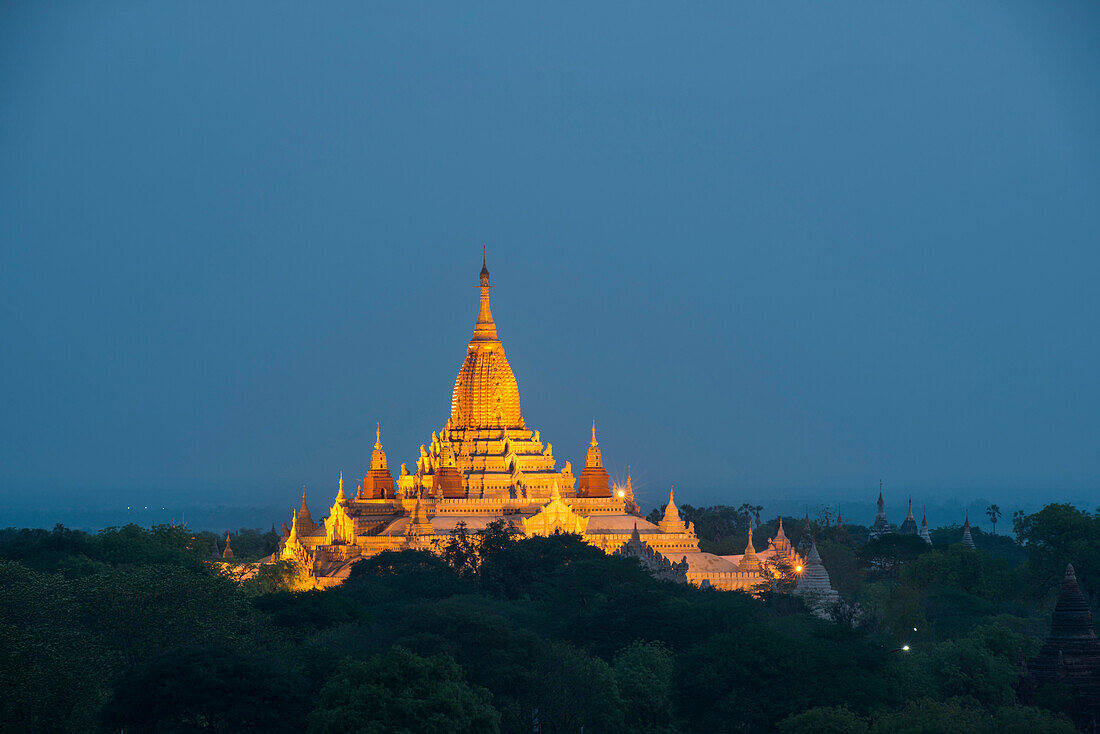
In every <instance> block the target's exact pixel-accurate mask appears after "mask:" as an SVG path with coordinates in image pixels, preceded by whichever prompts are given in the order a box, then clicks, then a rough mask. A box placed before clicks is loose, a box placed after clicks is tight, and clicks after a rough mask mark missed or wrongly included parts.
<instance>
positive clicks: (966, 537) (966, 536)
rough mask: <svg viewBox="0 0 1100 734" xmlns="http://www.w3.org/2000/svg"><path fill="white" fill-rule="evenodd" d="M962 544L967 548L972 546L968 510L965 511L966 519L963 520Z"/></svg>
mask: <svg viewBox="0 0 1100 734" xmlns="http://www.w3.org/2000/svg"><path fill="white" fill-rule="evenodd" d="M962 544H963V545H965V546H966V547H967V548H973V547H974V538H973V537H972V536H971V535H970V511H969V510H967V512H966V520H965V521H964V522H963V539H962Z"/></svg>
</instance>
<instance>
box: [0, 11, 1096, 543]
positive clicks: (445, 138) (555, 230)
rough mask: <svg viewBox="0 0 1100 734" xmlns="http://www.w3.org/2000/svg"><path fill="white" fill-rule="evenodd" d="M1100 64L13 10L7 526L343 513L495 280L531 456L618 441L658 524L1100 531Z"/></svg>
mask: <svg viewBox="0 0 1100 734" xmlns="http://www.w3.org/2000/svg"><path fill="white" fill-rule="evenodd" d="M460 6H461V7H460ZM1098 37H1100V5H1097V4H1096V3H1094V2H1065V3H1062V2H1059V3H1027V2H970V3H956V2H936V3H922V4H899V3H880V2H876V3H842V4H833V3H784V4H773V3H768V2H759V3H755V2H754V3H690V4H688V3H676V4H671V3H670V4H653V3H637V2H631V3H614V4H594V3H589V2H583V3H543V4H534V3H501V4H499V5H496V4H493V5H486V4H478V5H477V6H476V8H475V7H469V4H466V3H462V4H458V3H440V4H419V3H390V4H381V3H293V4H292V3H272V2H236V3H223V2H209V3H204V2H171V3H169V2H132V3H111V2H95V3H64V4H58V3H42V2H10V1H9V2H5V3H2V4H0V329H2V332H0V333H2V335H3V340H2V343H3V352H2V354H3V359H2V360H0V400H2V402H0V507H2V508H3V509H2V510H0V526H3V525H21V524H36V525H47V526H50V525H52V524H53V523H54V522H58V521H63V522H66V523H68V524H72V525H76V526H80V525H82V524H85V525H93V526H94V525H95V524H97V523H99V524H103V523H106V522H118V521H122V520H121V519H135V520H137V521H139V522H151V521H157V522H159V521H160V520H161V519H167V518H168V517H169V516H173V517H178V515H179V514H180V513H181V512H182V511H183V510H184V508H191V509H190V510H189V512H191V513H192V516H195V514H196V513H199V512H200V509H199V508H203V507H207V508H210V507H218V506H225V507H237V508H255V509H254V511H251V510H250V511H248V512H252V514H251V515H249V514H248V512H243V513H241V512H238V513H237V514H236V515H232V517H231V518H230V515H228V514H226V515H223V516H216V513H215V515H211V516H210V517H211V518H212V519H208V522H209V523H217V522H222V521H224V522H225V523H235V522H239V523H240V524H250V525H261V526H264V527H266V526H267V524H268V523H270V522H272V521H275V522H279V521H281V520H283V519H288V518H289V512H290V509H291V508H292V507H294V506H295V505H296V503H297V497H298V493H299V492H300V488H301V486H302V485H303V484H304V485H307V486H308V487H309V488H310V492H311V496H316V497H317V500H316V502H317V504H316V505H315V513H317V512H318V510H321V509H322V507H321V506H322V505H324V506H327V505H329V504H331V502H332V497H333V496H334V494H335V491H336V480H337V476H338V473H339V472H340V471H343V472H344V474H345V477H347V478H349V479H350V478H351V477H356V476H358V477H361V476H362V474H363V473H364V471H365V469H366V468H367V464H368V462H369V458H370V449H371V445H372V444H373V439H374V427H375V422H376V421H380V422H381V425H382V436H383V442H384V444H385V448H386V450H387V453H388V455H389V459H390V465H391V467H393V468H394V469H395V470H396V469H397V468H398V467H399V466H400V463H401V462H409V463H410V464H412V463H413V462H414V460H415V458H416V456H417V453H418V447H419V445H420V444H422V443H427V442H428V441H429V439H430V437H431V432H432V430H438V429H439V428H441V427H442V425H443V424H444V422H445V421H446V419H447V415H448V411H449V406H450V392H451V388H452V386H453V384H454V378H455V375H456V373H457V371H458V368H459V366H460V364H461V361H462V358H463V355H464V353H465V346H466V342H467V341H468V340H469V338H470V336H471V334H472V331H473V325H474V320H475V317H476V315H477V290H476V288H475V287H474V286H476V284H477V273H478V270H479V269H480V267H481V251H482V247H483V246H485V247H487V249H488V264H489V268H490V270H491V272H492V280H493V285H494V286H495V288H494V290H493V293H492V298H493V312H494V315H495V317H496V321H497V325H498V330H499V333H500V336H501V339H502V340H503V342H504V346H505V349H506V351H507V355H508V358H509V361H510V362H511V365H512V367H513V369H514V371H515V373H516V377H517V379H518V381H519V387H520V395H521V399H522V406H523V414H524V416H525V418H526V420H527V424H528V426H529V427H531V428H537V429H539V430H540V431H541V434H542V437H543V440H548V441H550V442H552V443H553V445H554V452H555V455H556V456H557V457H558V460H559V466H560V465H561V462H563V461H564V460H566V459H569V460H571V461H572V462H573V466H574V471H575V472H579V470H580V469H579V467H580V466H581V465H583V462H584V447H585V445H586V442H587V439H588V427H589V424H590V422H591V421H592V419H593V418H595V419H596V421H597V428H598V436H599V438H600V442H601V448H602V449H603V455H604V460H605V463H606V464H607V466H608V468H609V470H610V471H611V472H612V475H613V476H615V477H622V476H624V475H625V473H626V468H627V466H628V465H629V466H630V467H631V468H632V471H633V475H634V479H635V484H636V486H637V488H638V493H639V498H640V500H641V501H642V503H643V505H649V506H651V505H653V504H656V503H660V502H662V501H663V499H664V497H667V491H668V486H669V484H671V483H675V484H676V486H677V499H678V500H680V501H683V502H688V503H693V504H705V503H711V502H725V503H732V504H740V503H741V502H746V501H752V502H754V503H759V504H763V505H764V506H765V508H766V514H767V512H772V513H774V512H777V511H784V512H790V513H795V512H797V514H799V515H801V513H802V508H803V507H804V505H806V504H809V505H810V507H811V509H814V508H816V507H817V506H818V505H823V504H830V505H831V506H833V507H834V508H835V507H836V504H837V503H838V502H840V504H841V508H842V510H844V508H845V507H850V508H851V509H850V510H844V511H845V514H846V515H847V514H849V513H851V514H853V515H855V516H853V517H852V520H853V521H862V522H867V523H869V522H870V520H871V512H872V511H873V510H872V504H871V503H873V501H874V499H875V496H876V494H877V489H878V482H879V479H880V478H882V479H883V480H884V481H885V486H886V491H887V496H888V499H889V503H890V504H889V509H890V512H891V514H892V517H891V519H893V520H896V521H900V520H901V517H902V514H903V513H904V509H903V508H904V501H905V497H906V496H908V495H909V494H912V496H913V498H914V502H915V503H916V504H918V505H921V504H927V505H929V507H930V509H931V508H932V507H938V508H944V509H942V517H940V518H936V519H939V520H942V521H943V522H949V521H952V520H954V519H956V518H955V517H954V515H952V514H951V513H952V512H954V510H953V509H952V508H955V507H958V508H961V507H963V506H964V505H965V504H967V503H970V502H985V501H994V502H1000V504H1001V506H1002V508H1003V509H1005V510H1006V516H1007V515H1009V514H1010V512H1011V510H1012V509H1015V508H1016V507H1034V506H1038V505H1040V504H1042V503H1045V502H1049V501H1076V502H1084V503H1091V504H1088V505H1087V506H1090V507H1095V506H1096V504H1097V503H1100V430H1098V416H1100V379H1098V375H1100V364H1098V361H1100V341H1098V338H1097V335H1098V334H1100V295H1098V292H1097V278H1098V275H1100V234H1098V233H1100V91H1098V90H1100V43H1098V42H1097V38H1098ZM857 501H858V502H859V503H861V504H859V505H858V507H857V505H856V504H855V503H856V502H857ZM846 503H847V504H846ZM127 506H130V507H131V510H130V514H121V513H123V512H124V511H125V508H126V507H127ZM139 506H140V507H141V508H144V507H145V506H149V507H150V508H152V509H151V510H150V513H152V514H150V513H146V514H145V515H138V514H134V513H135V512H136V510H137V508H138V507H139ZM161 507H164V508H165V509H164V510H163V511H160V508H161ZM270 508H276V509H277V511H278V514H277V515H274V514H273V512H272V511H271V510H270ZM154 510H155V511H159V514H156V512H153V511H154ZM112 513H113V514H112ZM318 514H323V512H322V513H318ZM238 517H244V518H245V519H243V520H239V521H238ZM252 517H255V521H254V522H251V521H250V520H251V518H252ZM120 518H121V519H120ZM972 518H973V514H972ZM958 519H961V518H958ZM929 520H930V521H933V517H932V513H931V512H930V517H929ZM196 522H199V521H196Z"/></svg>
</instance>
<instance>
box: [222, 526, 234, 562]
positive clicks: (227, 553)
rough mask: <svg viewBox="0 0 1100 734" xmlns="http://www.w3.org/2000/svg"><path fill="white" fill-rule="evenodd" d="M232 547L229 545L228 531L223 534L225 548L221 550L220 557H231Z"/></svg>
mask: <svg viewBox="0 0 1100 734" xmlns="http://www.w3.org/2000/svg"><path fill="white" fill-rule="evenodd" d="M232 557H233V549H232V548H231V547H230V546H229V533H228V532H227V533H226V534H225V550H223V551H222V558H232Z"/></svg>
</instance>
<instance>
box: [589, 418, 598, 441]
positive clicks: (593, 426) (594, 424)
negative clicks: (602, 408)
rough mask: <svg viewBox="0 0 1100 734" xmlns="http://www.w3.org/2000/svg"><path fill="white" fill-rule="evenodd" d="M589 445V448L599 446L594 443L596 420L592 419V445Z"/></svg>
mask: <svg viewBox="0 0 1100 734" xmlns="http://www.w3.org/2000/svg"><path fill="white" fill-rule="evenodd" d="M589 445H590V446H598V445H599V444H597V443H596V419H595V418H593V419H592V443H591V444H589Z"/></svg>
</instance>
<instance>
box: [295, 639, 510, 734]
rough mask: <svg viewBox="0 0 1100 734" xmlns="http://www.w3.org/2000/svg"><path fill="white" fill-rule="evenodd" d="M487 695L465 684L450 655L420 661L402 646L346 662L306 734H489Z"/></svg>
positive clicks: (495, 728)
mask: <svg viewBox="0 0 1100 734" xmlns="http://www.w3.org/2000/svg"><path fill="white" fill-rule="evenodd" d="M491 700H492V696H491V695H490V694H489V692H488V691H487V690H485V689H484V688H481V687H480V686H471V685H469V684H467V683H466V681H465V680H464V676H463V674H462V669H461V668H459V667H458V665H457V664H456V663H455V661H454V659H453V658H451V657H450V656H449V655H432V656H431V657H421V656H419V655H416V654H415V653H412V652H410V651H409V650H406V649H405V648H403V647H393V648H390V650H389V652H387V653H386V654H385V655H376V656H374V657H372V658H371V659H369V660H366V661H362V660H350V659H349V660H347V661H346V662H344V663H343V664H342V665H341V666H340V667H339V668H338V669H337V670H336V672H335V673H334V674H333V676H332V677H331V678H330V679H329V681H328V682H327V683H326V684H325V686H324V687H323V688H322V689H321V693H320V696H319V698H318V703H317V707H316V708H315V709H314V710H313V712H312V713H311V714H310V715H309V729H308V731H309V734H359V733H362V734H391V733H392V734H443V733H444V732H453V733H454V734H492V733H493V732H499V731H500V713H498V712H497V710H496V709H494V708H493V707H492V705H491V703H490V702H491Z"/></svg>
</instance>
